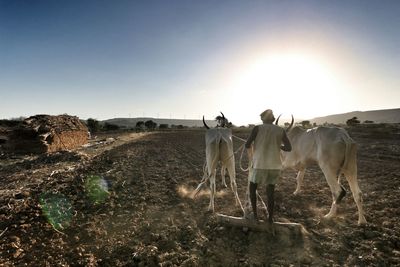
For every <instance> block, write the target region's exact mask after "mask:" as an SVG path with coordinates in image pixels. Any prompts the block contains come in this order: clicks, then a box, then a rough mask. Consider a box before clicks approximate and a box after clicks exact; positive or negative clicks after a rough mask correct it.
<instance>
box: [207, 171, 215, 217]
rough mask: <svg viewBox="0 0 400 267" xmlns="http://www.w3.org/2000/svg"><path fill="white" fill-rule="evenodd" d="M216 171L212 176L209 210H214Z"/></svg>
mask: <svg viewBox="0 0 400 267" xmlns="http://www.w3.org/2000/svg"><path fill="white" fill-rule="evenodd" d="M215 191H216V189H215V171H214V172H213V173H212V174H211V176H210V205H209V206H208V210H210V211H212V212H214V196H215Z"/></svg>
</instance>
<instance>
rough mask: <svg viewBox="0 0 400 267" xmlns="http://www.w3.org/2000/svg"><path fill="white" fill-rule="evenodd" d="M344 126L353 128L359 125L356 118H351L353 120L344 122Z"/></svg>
mask: <svg viewBox="0 0 400 267" xmlns="http://www.w3.org/2000/svg"><path fill="white" fill-rule="evenodd" d="M346 124H347V125H348V126H354V125H357V124H360V121H359V120H358V118H357V117H353V118H351V119H348V120H347V121H346Z"/></svg>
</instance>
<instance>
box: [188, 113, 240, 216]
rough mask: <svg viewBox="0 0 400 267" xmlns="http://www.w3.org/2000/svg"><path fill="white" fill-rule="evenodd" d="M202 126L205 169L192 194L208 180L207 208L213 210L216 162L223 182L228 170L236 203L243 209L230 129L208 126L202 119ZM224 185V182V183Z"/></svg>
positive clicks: (195, 193)
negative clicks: (204, 146) (219, 165)
mask: <svg viewBox="0 0 400 267" xmlns="http://www.w3.org/2000/svg"><path fill="white" fill-rule="evenodd" d="M203 123H204V126H205V127H206V128H207V131H206V136H205V141H206V170H205V173H204V177H203V179H202V181H201V183H200V184H199V185H198V186H197V188H196V190H195V192H194V195H197V193H198V192H199V191H200V189H201V187H202V186H203V184H205V183H206V182H207V181H208V180H210V191H211V193H210V205H209V207H208V209H209V210H211V211H213V212H214V196H215V191H216V185H215V178H216V173H217V167H218V163H220V164H221V176H222V180H223V183H224V184H225V169H227V170H228V174H229V178H230V184H231V189H232V191H233V193H234V195H235V199H236V204H239V206H240V207H241V209H242V210H243V206H242V203H241V202H240V199H239V196H238V193H237V185H236V170H235V156H234V152H233V143H232V131H231V129H228V128H211V129H210V128H209V127H208V126H207V124H206V123H205V121H204V117H203ZM225 186H226V184H225Z"/></svg>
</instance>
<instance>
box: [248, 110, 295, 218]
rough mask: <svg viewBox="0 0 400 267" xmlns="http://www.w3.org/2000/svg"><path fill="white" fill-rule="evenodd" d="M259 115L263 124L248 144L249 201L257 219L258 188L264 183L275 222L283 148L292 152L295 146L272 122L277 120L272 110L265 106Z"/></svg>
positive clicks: (269, 208)
mask: <svg viewBox="0 0 400 267" xmlns="http://www.w3.org/2000/svg"><path fill="white" fill-rule="evenodd" d="M260 117H261V120H262V122H263V124H262V125H257V126H256V127H254V128H253V130H252V132H251V134H250V136H249V138H248V139H247V142H246V145H245V146H246V148H247V153H248V156H249V159H250V160H252V168H251V169H250V172H251V173H250V202H251V206H252V209H253V215H254V219H255V220H258V217H257V197H256V190H257V185H258V184H265V185H266V191H267V210H268V222H269V223H273V214H274V191H275V184H276V183H277V182H278V179H279V177H280V175H281V169H282V162H281V155H280V150H281V149H282V150H283V151H287V152H289V151H291V150H292V145H291V144H290V141H289V139H288V137H287V135H286V132H285V130H284V129H283V128H281V127H279V126H277V125H274V124H272V123H273V122H274V120H275V117H274V114H273V113H272V110H270V109H267V110H265V111H264V112H263V113H261V114H260ZM253 142H254V145H253V146H252V144H253Z"/></svg>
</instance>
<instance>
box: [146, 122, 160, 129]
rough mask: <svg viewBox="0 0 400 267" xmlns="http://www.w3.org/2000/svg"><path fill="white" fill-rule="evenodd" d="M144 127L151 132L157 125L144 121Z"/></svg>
mask: <svg viewBox="0 0 400 267" xmlns="http://www.w3.org/2000/svg"><path fill="white" fill-rule="evenodd" d="M144 126H146V128H147V129H149V130H153V129H155V128H156V127H157V123H155V122H154V121H152V120H148V121H146V122H145V123H144Z"/></svg>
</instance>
